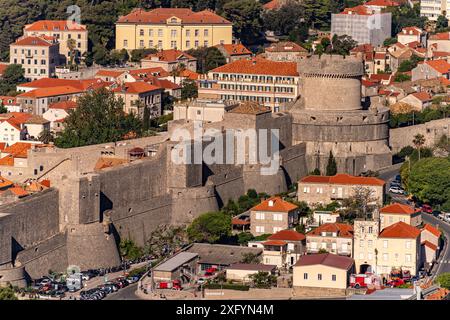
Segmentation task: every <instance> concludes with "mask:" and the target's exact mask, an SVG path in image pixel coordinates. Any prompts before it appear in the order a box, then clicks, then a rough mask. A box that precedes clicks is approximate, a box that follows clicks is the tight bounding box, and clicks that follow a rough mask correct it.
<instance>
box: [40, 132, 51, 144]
mask: <svg viewBox="0 0 450 320" xmlns="http://www.w3.org/2000/svg"><path fill="white" fill-rule="evenodd" d="M53 140H54V139H53V134H52V133H51V132H50V130H48V129H44V130H42V132H41V134H40V135H39V141H40V142H42V143H45V144H47V143H49V142H52V141H53Z"/></svg>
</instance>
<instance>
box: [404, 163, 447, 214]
mask: <svg viewBox="0 0 450 320" xmlns="http://www.w3.org/2000/svg"><path fill="white" fill-rule="evenodd" d="M402 178H403V176H402ZM407 188H408V191H409V192H410V193H411V194H413V195H414V196H415V197H417V198H418V199H419V200H420V201H422V202H427V203H430V204H432V205H442V204H444V203H446V202H447V201H448V200H449V199H450V159H449V158H448V157H447V158H424V159H422V160H419V161H417V162H416V163H415V164H414V165H412V167H411V172H410V173H409V177H408V181H407Z"/></svg>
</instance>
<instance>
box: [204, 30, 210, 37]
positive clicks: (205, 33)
mask: <svg viewBox="0 0 450 320" xmlns="http://www.w3.org/2000/svg"><path fill="white" fill-rule="evenodd" d="M203 35H204V36H205V37H207V36H209V30H208V29H205V30H204V31H203Z"/></svg>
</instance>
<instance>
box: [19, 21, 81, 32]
mask: <svg viewBox="0 0 450 320" xmlns="http://www.w3.org/2000/svg"><path fill="white" fill-rule="evenodd" d="M68 22H69V21H67V20H39V21H36V22H34V23H32V24H28V25H26V26H25V31H65V30H67V31H84V30H87V29H86V26H85V25H82V24H78V23H75V22H73V21H70V23H68Z"/></svg>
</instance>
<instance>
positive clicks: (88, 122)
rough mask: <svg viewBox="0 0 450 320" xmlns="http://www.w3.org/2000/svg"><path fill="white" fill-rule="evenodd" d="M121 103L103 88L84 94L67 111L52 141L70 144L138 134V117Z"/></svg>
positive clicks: (100, 141)
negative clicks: (74, 105) (60, 128)
mask: <svg viewBox="0 0 450 320" xmlns="http://www.w3.org/2000/svg"><path fill="white" fill-rule="evenodd" d="M123 106H124V103H123V101H122V100H121V99H116V97H115V95H114V93H112V92H110V91H108V90H106V89H100V90H96V91H93V92H91V93H87V94H86V95H83V96H82V97H80V99H79V100H78V108H76V109H75V110H71V111H70V112H69V115H68V116H67V118H66V119H65V128H64V130H63V131H62V133H61V134H60V135H59V136H58V137H57V138H56V139H55V144H56V145H57V146H58V147H60V148H72V147H80V146H85V145H91V144H100V143H106V142H113V141H120V140H123V139H124V137H125V135H126V134H129V133H133V134H134V135H135V136H140V135H141V132H142V128H141V126H142V124H141V121H140V120H139V119H138V118H136V116H135V115H133V114H125V113H124V112H123Z"/></svg>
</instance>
